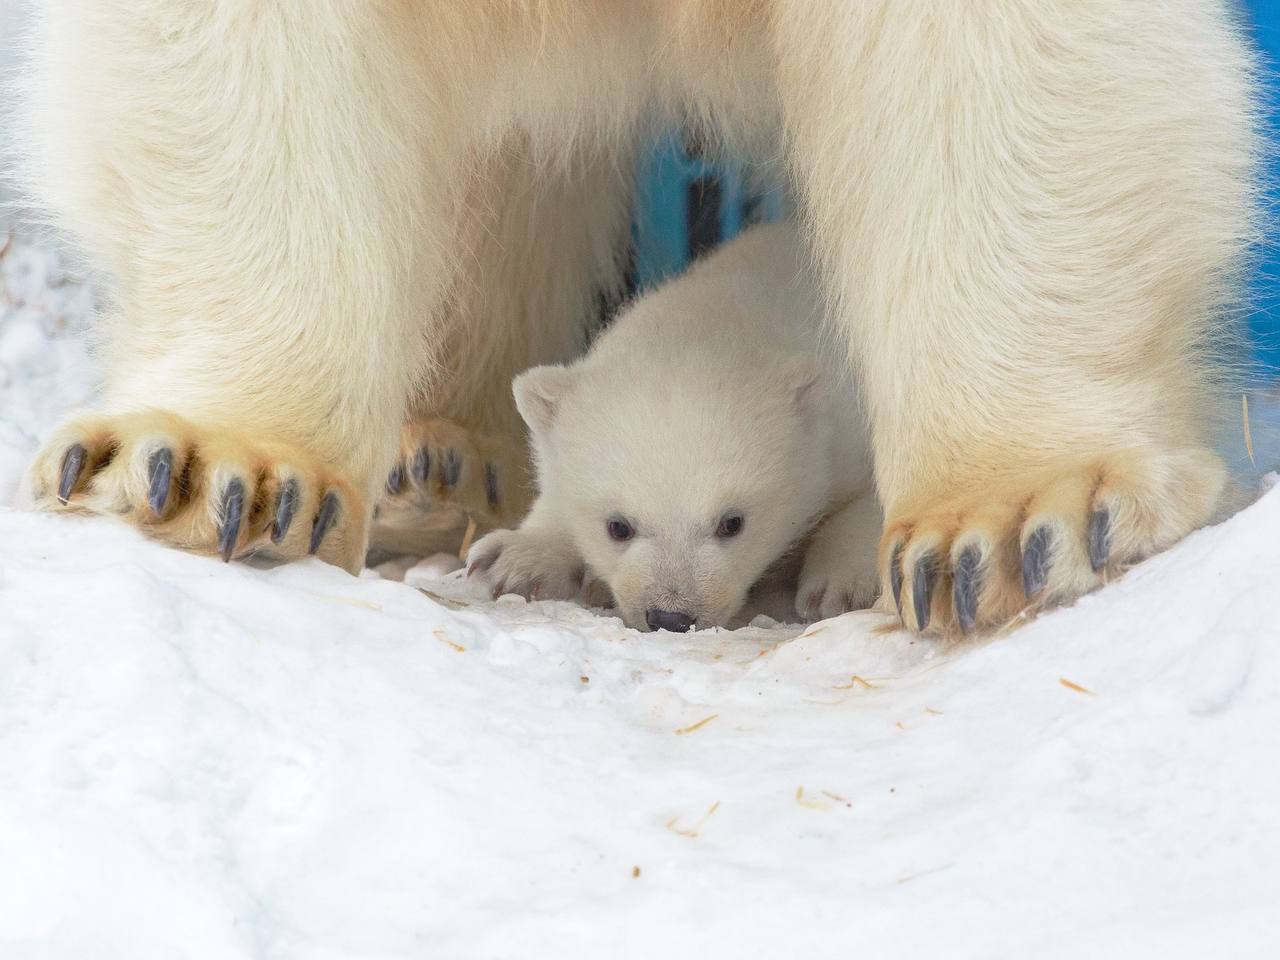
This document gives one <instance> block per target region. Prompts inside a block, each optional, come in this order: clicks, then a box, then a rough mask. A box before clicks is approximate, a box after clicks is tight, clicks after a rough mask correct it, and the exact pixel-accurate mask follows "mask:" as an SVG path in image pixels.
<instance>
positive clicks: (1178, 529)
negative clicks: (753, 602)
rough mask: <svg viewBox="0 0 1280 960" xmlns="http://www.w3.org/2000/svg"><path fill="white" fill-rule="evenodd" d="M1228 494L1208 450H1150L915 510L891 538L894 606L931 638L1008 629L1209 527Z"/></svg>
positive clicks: (889, 577) (887, 546)
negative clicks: (931, 634) (1021, 617)
mask: <svg viewBox="0 0 1280 960" xmlns="http://www.w3.org/2000/svg"><path fill="white" fill-rule="evenodd" d="M1225 486H1226V470H1225V468H1224V467H1223V465H1222V462H1221V461H1220V460H1219V459H1218V458H1217V457H1216V456H1215V455H1214V454H1213V453H1211V452H1210V451H1208V450H1206V449H1203V448H1198V447H1192V448H1183V449H1172V450H1160V449H1155V448H1148V447H1142V448H1130V449H1124V450H1118V451H1115V452H1112V453H1108V454H1103V455H1101V456H1098V457H1095V458H1093V459H1091V460H1088V461H1083V462H1077V463H1075V464H1074V465H1070V464H1068V465H1064V466H1062V467H1060V468H1058V469H1050V470H1044V471H1042V472H1038V473H1035V474H1031V475H1025V476H1022V477H1015V478H1012V479H1009V480H1005V481H1001V482H992V483H988V484H986V485H984V488H983V489H982V490H981V492H979V493H977V494H973V493H969V494H968V495H961V494H956V495H952V496H942V497H935V498H933V499H928V500H923V501H920V502H917V503H915V504H911V505H908V507H907V508H906V509H899V510H897V511H895V515H894V516H893V517H892V518H890V520H889V521H888V523H887V525H886V527H885V532H884V535H883V537H882V538H881V541H880V571H881V574H880V575H881V583H882V586H883V590H884V593H883V597H884V601H883V602H884V603H885V604H886V605H888V604H892V605H893V608H894V609H896V612H897V613H898V615H899V617H900V618H901V619H902V622H903V624H904V625H906V626H907V627H908V628H911V629H915V630H919V631H924V630H929V631H931V632H938V633H947V632H950V631H952V629H953V628H959V630H960V631H962V632H966V633H967V632H969V631H971V630H974V629H975V628H984V627H998V626H1002V625H1005V624H1007V623H1009V622H1010V621H1012V620H1013V619H1014V618H1015V617H1017V616H1018V615H1019V614H1020V613H1022V612H1023V611H1025V610H1028V609H1032V610H1034V609H1039V608H1043V607H1048V606H1053V605H1055V604H1059V603H1064V602H1067V601H1070V600H1073V599H1075V598H1076V597H1078V596H1080V595H1081V594H1083V593H1086V592H1087V591H1089V590H1092V589H1093V588H1095V587H1097V586H1098V585H1099V584H1101V583H1103V582H1105V580H1106V579H1107V577H1108V576H1109V575H1111V574H1114V573H1117V572H1119V571H1120V570H1122V569H1123V568H1124V567H1125V566H1126V565H1130V564H1133V563H1135V562H1137V561H1138V560H1141V559H1142V558H1144V557H1147V556H1149V555H1151V554H1153V553H1156V552H1157V551H1160V550H1163V549H1164V548H1166V547H1168V546H1171V545H1172V544H1173V543H1175V542H1176V541H1178V540H1179V539H1180V538H1182V537H1183V536H1185V535H1186V534H1188V533H1190V532H1191V531H1192V530H1194V529H1196V528H1197V527H1199V526H1202V525H1203V524H1205V523H1207V522H1209V521H1210V520H1212V519H1213V517H1214V514H1215V511H1216V510H1217V509H1218V508H1219V505H1220V503H1221V500H1222V496H1223V492H1224V489H1225Z"/></svg>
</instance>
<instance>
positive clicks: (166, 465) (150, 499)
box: [147, 447, 173, 517]
mask: <svg viewBox="0 0 1280 960" xmlns="http://www.w3.org/2000/svg"><path fill="white" fill-rule="evenodd" d="M147 477H148V478H149V481H150V482H149V484H148V486H147V503H149V504H151V512H152V513H154V514H155V515H156V516H157V517H158V516H160V515H161V514H162V513H164V508H165V506H166V504H168V502H169V481H170V480H172V479H173V451H172V450H170V449H169V448H168V447H161V448H160V449H159V450H156V451H155V452H154V453H152V454H151V457H150V458H149V459H148V460H147Z"/></svg>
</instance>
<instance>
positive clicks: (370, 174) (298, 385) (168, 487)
mask: <svg viewBox="0 0 1280 960" xmlns="http://www.w3.org/2000/svg"><path fill="white" fill-rule="evenodd" d="M403 15H405V12H404V11H398V10H395V9H392V8H387V7H384V6H379V5H370V4H338V3H328V4H319V3H318V4H265V5H260V4H248V5H232V4H155V3H139V4H115V3H102V2H89V3H79V4H76V3H72V4H65V5H53V6H51V9H50V12H49V15H48V16H49V20H48V22H47V23H46V25H45V28H44V36H43V39H42V41H41V45H40V51H39V57H40V59H39V61H38V64H37V71H38V74H39V77H38V80H37V83H36V88H37V89H38V91H39V93H38V95H37V97H36V99H35V100H34V102H33V104H32V109H31V115H32V117H33V118H34V120H33V122H32V127H33V130H34V137H33V143H34V155H35V158H34V163H33V171H32V172H33V174H34V175H35V177H36V180H37V186H38V189H40V191H41V192H42V193H43V194H44V195H45V197H46V198H47V199H49V200H50V201H51V202H52V203H53V205H54V206H55V207H57V208H59V212H60V213H61V214H62V216H63V219H64V220H65V221H66V222H67V224H68V225H69V226H70V227H71V228H72V229H73V230H75V231H76V232H77V233H79V234H80V235H81V236H82V237H83V238H84V240H85V241H86V243H87V245H88V247H89V248H90V252H91V253H92V254H93V255H94V256H95V257H96V259H97V260H98V261H99V263H101V264H102V265H103V266H105V267H106V268H107V269H108V270H109V272H110V273H111V274H112V277H113V279H114V281H115V287H114V289H113V291H112V293H113V302H112V307H111V310H110V315H109V317H108V324H107V330H106V333H107V349H106V351H105V361H106V365H107V371H106V385H105V392H104V408H103V410H102V411H101V412H95V413H92V414H77V415H74V416H72V417H71V418H70V419H69V420H68V421H67V422H66V423H64V424H63V426H62V427H61V428H59V429H58V430H57V431H56V433H55V434H54V435H53V437H52V438H50V440H49V441H48V443H47V444H46V446H45V448H44V450H43V451H42V452H41V453H40V454H39V456H38V459H37V461H36V462H35V464H34V466H33V473H32V478H31V486H32V490H33V493H34V495H35V497H36V498H37V499H38V501H39V502H40V503H42V504H44V505H47V506H50V507H53V508H61V509H84V510H89V511H97V512H104V513H110V514H116V515H122V516H124V517H126V518H127V519H129V520H130V521H131V522H133V523H135V524H137V525H138V526H139V527H141V528H142V529H144V530H146V531H147V532H148V533H150V534H152V535H154V536H156V537H158V538H160V539H162V540H165V541H167V542H171V543H174V544H177V545H180V546H183V547H186V548H189V549H192V550H197V551H203V552H210V553H215V554H219V555H221V556H223V557H230V556H232V555H236V554H240V553H243V552H244V551H246V550H249V549H252V548H255V547H257V546H273V547H274V549H275V551H276V552H278V553H281V554H283V555H285V556H290V557H291V556H302V555H306V554H307V553H318V554H319V555H320V556H321V557H322V558H325V559H327V560H330V561H332V562H334V563H338V564H341V565H342V566H344V567H346V568H348V569H351V570H355V569H358V568H359V566H360V564H361V562H362V559H363V556H364V551H365V544H366V539H367V530H368V522H369V515H370V513H371V511H372V505H373V501H374V498H375V497H376V496H377V495H378V494H380V492H381V490H382V488H383V485H384V483H385V479H386V471H387V467H388V465H389V464H390V462H391V460H392V456H393V453H394V449H395V445H396V441H397V436H398V431H399V429H400V425H401V422H402V420H403V418H404V413H405V408H406V398H407V397H408V395H409V392H410V389H411V384H412V383H413V382H414V380H415V378H416V377H419V376H421V375H422V374H423V370H422V367H423V365H424V361H425V356H426V353H427V349H426V346H429V344H428V345H424V336H423V329H422V324H423V321H424V318H426V317H430V316H431V315H433V312H434V311H436V310H437V309H438V308H439V304H440V300H441V297H442V296H443V293H444V287H445V282H444V281H445V280H447V278H448V276H449V275H450V273H451V270H452V266H451V263H450V260H449V244H448V236H447V226H446V225H447V224H448V223H449V222H450V219H451V217H452V216H453V213H452V209H453V204H454V203H455V199H454V198H452V197H451V196H450V190H451V189H452V188H451V184H453V183H455V182H457V181H458V180H459V177H458V176H457V171H458V169H459V167H458V163H459V161H461V159H462V151H461V150H459V149H457V148H456V143H457V140H458V137H459V134H458V133H457V129H456V127H455V126H454V125H452V124H450V123H449V122H446V120H445V119H444V118H437V117H434V116H430V117H429V116H424V110H423V107H424V103H426V102H427V101H426V100H424V97H423V95H422V93H421V90H422V89H423V87H424V84H426V83H427V80H426V79H424V77H423V76H420V75H419V74H420V73H421V71H422V70H424V69H426V67H424V66H423V65H422V64H421V63H420V62H419V61H418V60H415V59H414V56H415V53H414V51H410V50H407V49H406V46H405V44H404V43H403V40H402V38H403V35H404V31H403V30H402V29H401V25H400V24H399V23H398V22H395V21H394V18H396V17H400V16H403ZM460 82H462V81H460ZM41 181H42V183H41ZM428 339H429V338H428Z"/></svg>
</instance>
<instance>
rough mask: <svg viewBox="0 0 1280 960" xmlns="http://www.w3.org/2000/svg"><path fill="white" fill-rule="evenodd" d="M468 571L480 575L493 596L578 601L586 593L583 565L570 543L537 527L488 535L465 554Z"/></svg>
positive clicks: (555, 533) (525, 527) (562, 535)
mask: <svg viewBox="0 0 1280 960" xmlns="http://www.w3.org/2000/svg"><path fill="white" fill-rule="evenodd" d="M467 572H468V575H471V574H480V575H482V576H483V577H484V578H485V579H486V580H487V581H488V583H489V584H490V585H492V587H493V595H494V596H495V597H500V596H502V595H503V594H506V593H515V594H519V595H520V596H522V597H526V598H528V599H530V600H577V599H581V598H582V595H583V593H584V591H585V584H584V581H585V579H586V566H585V564H584V563H583V560H582V557H581V555H580V554H579V553H578V551H577V549H576V548H575V547H574V545H573V543H572V542H571V541H570V540H569V539H568V537H566V536H565V535H564V534H563V533H560V532H558V531H556V530H554V529H551V528H549V527H546V526H542V525H539V524H534V525H532V526H531V525H528V524H526V525H525V526H522V527H521V528H520V529H519V530H495V531H494V532H493V533H490V534H489V535H488V536H486V537H484V538H483V539H481V540H480V541H478V542H477V543H476V544H475V545H474V546H472V548H471V550H470V552H469V553H468V554H467Z"/></svg>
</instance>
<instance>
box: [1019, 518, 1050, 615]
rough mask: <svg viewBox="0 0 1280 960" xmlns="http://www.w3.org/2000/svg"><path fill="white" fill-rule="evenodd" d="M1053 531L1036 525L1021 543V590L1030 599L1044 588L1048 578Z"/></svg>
mask: <svg viewBox="0 0 1280 960" xmlns="http://www.w3.org/2000/svg"><path fill="white" fill-rule="evenodd" d="M1052 540H1053V533H1052V531H1051V530H1050V529H1049V528H1048V527H1036V529H1035V530H1034V531H1033V532H1032V534H1031V536H1029V537H1027V542H1026V543H1025V544H1023V545H1022V592H1023V593H1025V594H1026V595H1027V599H1028V600H1030V599H1032V598H1033V597H1035V595H1036V594H1037V593H1039V592H1040V591H1041V590H1043V589H1044V585H1045V581H1047V580H1048V579H1049V549H1050V547H1051V546H1052Z"/></svg>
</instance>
